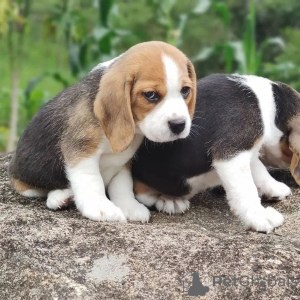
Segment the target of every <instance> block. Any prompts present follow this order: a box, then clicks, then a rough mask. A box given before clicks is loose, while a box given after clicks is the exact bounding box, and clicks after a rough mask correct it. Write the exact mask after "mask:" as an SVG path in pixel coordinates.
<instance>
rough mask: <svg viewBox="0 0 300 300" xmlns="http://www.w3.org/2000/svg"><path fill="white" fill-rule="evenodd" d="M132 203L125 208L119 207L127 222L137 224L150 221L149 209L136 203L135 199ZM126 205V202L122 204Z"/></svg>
mask: <svg viewBox="0 0 300 300" xmlns="http://www.w3.org/2000/svg"><path fill="white" fill-rule="evenodd" d="M132 200H134V201H130V203H128V202H127V203H128V204H127V205H126V206H125V205H124V206H123V207H121V209H122V211H123V213H124V215H125V217H126V219H127V220H130V221H139V222H143V223H144V222H148V221H149V219H150V211H149V209H148V208H147V207H146V206H145V205H143V204H141V203H139V202H138V201H136V200H135V199H132ZM123 203H126V202H123Z"/></svg>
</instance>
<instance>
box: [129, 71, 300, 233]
mask: <svg viewBox="0 0 300 300" xmlns="http://www.w3.org/2000/svg"><path fill="white" fill-rule="evenodd" d="M299 153H300V94H299V93H297V92H296V91H295V90H294V89H292V88H291V87H290V86H288V85H286V84H283V83H280V82H272V81H270V80H268V79H265V78H262V77H257V76H238V75H221V74H216V75H211V76H208V77H206V78H204V79H202V80H199V81H198V82H197V101H196V108H195V114H194V118H193V122H192V128H191V134H190V136H189V137H188V138H187V139H184V140H178V141H175V142H172V143H166V144H157V143H152V142H151V141H148V140H146V141H145V142H144V143H143V145H142V146H141V148H140V149H139V150H138V152H137V154H136V156H135V159H134V161H133V164H132V174H133V177H134V178H135V193H136V197H137V199H138V200H139V201H140V202H141V203H144V204H145V205H147V206H152V205H156V207H157V209H158V210H161V211H164V212H167V213H181V212H184V211H185V210H187V209H188V208H189V201H188V200H189V199H190V198H192V197H193V196H194V195H195V194H197V193H199V192H200V191H202V190H204V189H207V188H210V187H213V186H216V185H223V187H224V189H225V191H226V195H227V199H228V203H229V206H230V208H231V210H232V211H233V212H234V213H235V214H236V215H237V216H238V217H239V218H240V219H241V221H242V222H243V223H244V224H245V225H246V226H247V227H250V228H252V229H254V230H257V231H263V232H270V231H272V230H273V229H274V228H275V227H277V226H280V225H281V224H282V222H283V216H282V215H281V214H280V213H279V212H278V211H276V210H275V209H273V208H272V207H267V208H264V207H263V206H262V205H261V199H260V197H261V196H262V195H265V196H267V197H268V198H277V199H279V200H281V199H284V198H285V197H287V196H288V195H290V193H291V190H290V188H289V187H288V186H286V185H285V184H283V183H281V182H278V181H276V180H275V179H274V178H273V177H271V175H270V174H269V173H268V171H267V169H266V167H265V165H264V164H263V163H262V161H264V163H265V164H266V165H272V166H277V167H280V168H285V167H288V166H289V165H290V166H291V172H292V174H293V176H294V178H295V179H296V181H297V182H298V183H300V164H299Z"/></svg>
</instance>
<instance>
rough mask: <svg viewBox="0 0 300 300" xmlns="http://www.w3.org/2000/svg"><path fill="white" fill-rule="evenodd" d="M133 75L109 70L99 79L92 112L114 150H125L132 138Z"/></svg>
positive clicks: (133, 130) (133, 125)
mask: <svg viewBox="0 0 300 300" xmlns="http://www.w3.org/2000/svg"><path fill="white" fill-rule="evenodd" d="M133 82H134V78H133V76H126V75H125V74H122V71H121V72H117V71H116V70H109V71H108V72H107V73H106V74H104V75H103V77H102V79H101V81H100V88H99V92H98V94H97V96H96V100H95V102H94V113H95V115H96V117H97V118H98V119H99V121H100V123H101V126H102V128H103V130H104V133H105V135H106V137H107V138H108V140H109V142H110V145H111V148H112V150H113V151H114V152H122V151H124V150H126V149H127V148H128V147H129V145H130V143H131V142H132V140H133V138H134V133H135V123H134V120H133V116H132V112H131V90H132V86H133Z"/></svg>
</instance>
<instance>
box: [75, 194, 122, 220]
mask: <svg viewBox="0 0 300 300" xmlns="http://www.w3.org/2000/svg"><path fill="white" fill-rule="evenodd" d="M80 211H81V213H82V215H83V216H84V217H86V218H88V219H90V220H93V221H103V222H112V221H117V222H121V223H126V222H127V221H126V218H125V216H124V214H123V212H122V210H121V209H120V208H119V207H117V206H116V205H114V204H113V203H112V202H111V201H110V200H108V199H106V198H104V199H101V198H99V199H97V201H93V202H85V203H84V205H82V207H81V208H80Z"/></svg>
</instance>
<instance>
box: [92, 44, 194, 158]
mask: <svg viewBox="0 0 300 300" xmlns="http://www.w3.org/2000/svg"><path fill="white" fill-rule="evenodd" d="M195 101H196V74H195V70H194V67H193V65H192V63H191V62H190V61H189V60H188V59H187V57H186V56H185V55H184V54H183V53H182V52H181V51H179V50H178V49H176V48H175V47H173V46H171V45H168V44H166V43H163V42H147V43H141V44H138V45H136V46H134V47H132V48H130V49H129V50H128V51H127V52H125V53H124V54H123V55H122V56H120V57H119V58H118V59H117V60H115V61H114V63H113V64H112V65H111V66H110V67H109V68H108V69H107V70H106V72H105V74H104V75H103V77H102V79H101V81H100V89H99V92H98V94H97V97H96V100H95V104H94V112H95V115H96V117H97V118H98V119H99V120H100V123H101V126H102V128H103V129H104V132H105V135H106V136H107V138H108V139H109V141H110V144H111V147H112V149H113V150H114V151H115V152H121V151H123V150H125V149H126V148H127V147H128V146H129V145H130V143H131V141H132V139H133V137H134V134H135V130H136V127H137V128H139V130H140V131H141V132H142V133H143V134H144V135H145V136H146V137H147V138H148V139H150V140H152V141H155V142H169V141H173V140H175V139H178V138H185V137H187V136H188V135H189V132H190V128H191V119H192V116H193V113H194V108H195Z"/></svg>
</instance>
